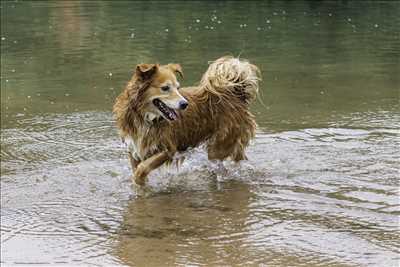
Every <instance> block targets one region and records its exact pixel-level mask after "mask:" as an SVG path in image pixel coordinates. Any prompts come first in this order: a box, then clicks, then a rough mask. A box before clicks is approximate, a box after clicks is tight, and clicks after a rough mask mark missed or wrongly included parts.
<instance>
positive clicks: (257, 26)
mask: <svg viewBox="0 0 400 267" xmlns="http://www.w3.org/2000/svg"><path fill="white" fill-rule="evenodd" d="M244 11H246V12H244ZM399 14H400V6H399V4H398V2H382V3H377V2H361V1H357V2H346V1H344V2H340V3H334V2H324V1H322V2H310V3H308V2H301V1H296V2H295V3H291V4H289V3H285V2H266V3H260V2H241V3H238V2H223V3H212V2H207V3H195V2H192V3H183V2H169V3H164V2H162V3H158V4H156V3H151V4H149V3H141V2H135V3H129V2H101V3H97V2H78V1H71V2H69V1H68V2H58V3H49V2H2V3H1V63H2V66H1V125H2V128H1V264H2V265H5V266H6V265H13V264H47V265H56V264H65V265H103V266H108V265H128V266H172V265H184V266H199V265H204V266H397V265H398V263H399V259H400V256H399V252H400V234H399V215H400V203H399V171H400V169H399V166H400V153H399V145H400V144H399V129H400V109H399V89H400V79H399V77H400V76H399V75H398V74H399V72H400V62H399V52H400V37H399V31H398V29H399V28H400V20H399ZM226 53H233V54H235V55H237V54H242V56H243V57H246V58H249V59H250V60H251V61H253V62H255V63H256V64H257V65H258V66H259V67H260V68H261V70H262V72H263V76H264V82H263V83H262V94H261V97H262V99H263V102H264V103H265V105H262V104H261V103H255V105H254V108H253V111H254V112H255V113H256V114H257V121H258V123H259V124H260V128H259V131H258V134H257V137H256V139H255V141H254V142H253V144H252V145H251V146H250V147H249V150H248V156H249V160H248V161H245V162H242V163H241V164H240V165H235V164H233V163H231V162H224V163H218V162H208V161H207V159H206V155H205V153H204V152H203V151H202V149H196V150H193V151H189V152H187V153H186V155H185V156H186V157H187V159H188V160H187V161H186V162H185V163H184V164H183V166H182V168H181V169H180V170H175V169H169V170H168V169H162V170H160V171H158V172H155V173H152V174H151V176H150V181H149V191H150V192H149V193H148V194H147V196H145V197H137V196H138V192H137V191H136V190H135V189H134V188H132V187H131V181H130V179H129V176H130V169H129V164H128V162H127V159H126V158H125V153H124V150H123V148H122V147H121V145H120V143H119V139H118V135H117V133H116V129H115V127H114V122H113V119H112V115H111V113H110V110H111V106H112V103H113V100H114V98H115V96H116V95H117V94H118V93H119V91H120V90H121V88H122V87H123V84H124V83H125V82H126V80H127V79H128V78H129V75H130V71H131V69H132V68H133V66H134V65H135V64H136V63H139V62H142V61H143V62H153V61H161V62H162V63H167V62H172V61H175V62H180V63H181V64H182V65H183V68H184V71H185V77H186V80H185V81H183V83H184V84H186V85H189V84H192V83H193V82H195V81H197V80H198V79H199V77H200V75H201V74H202V73H203V71H204V70H205V68H206V67H207V61H208V60H212V59H215V58H216V57H219V56H221V55H223V54H226Z"/></svg>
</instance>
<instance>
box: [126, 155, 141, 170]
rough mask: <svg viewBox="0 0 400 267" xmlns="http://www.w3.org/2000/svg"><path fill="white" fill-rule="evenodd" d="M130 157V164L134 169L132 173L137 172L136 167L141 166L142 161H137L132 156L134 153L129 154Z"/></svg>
mask: <svg viewBox="0 0 400 267" xmlns="http://www.w3.org/2000/svg"><path fill="white" fill-rule="evenodd" d="M128 157H129V162H130V163H131V167H132V172H134V171H135V169H136V167H137V166H138V165H139V163H140V160H137V159H135V158H134V157H133V156H132V152H128Z"/></svg>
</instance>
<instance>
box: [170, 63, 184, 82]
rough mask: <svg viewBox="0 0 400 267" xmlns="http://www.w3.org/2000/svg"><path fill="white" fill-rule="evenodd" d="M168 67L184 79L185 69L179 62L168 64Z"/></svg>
mask: <svg viewBox="0 0 400 267" xmlns="http://www.w3.org/2000/svg"><path fill="white" fill-rule="evenodd" d="M168 68H169V69H170V70H172V71H173V72H176V73H178V74H179V75H180V76H181V78H182V79H183V71H182V67H181V65H179V64H168Z"/></svg>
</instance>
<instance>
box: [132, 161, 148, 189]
mask: <svg viewBox="0 0 400 267" xmlns="http://www.w3.org/2000/svg"><path fill="white" fill-rule="evenodd" d="M147 174H148V170H147V168H145V167H144V166H143V165H141V164H139V166H137V167H136V170H135V173H134V179H135V183H136V184H137V185H140V186H143V185H145V183H146V177H147Z"/></svg>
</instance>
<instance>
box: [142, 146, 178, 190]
mask: <svg viewBox="0 0 400 267" xmlns="http://www.w3.org/2000/svg"><path fill="white" fill-rule="evenodd" d="M169 159H170V155H169V154H168V152H167V151H164V152H161V153H158V154H155V155H153V156H151V157H150V158H148V159H146V160H144V161H142V162H140V163H139V165H138V166H137V167H136V170H135V173H134V176H135V183H136V184H138V185H144V183H145V179H146V176H147V175H148V174H149V173H150V172H151V171H152V170H154V169H156V168H158V167H160V166H161V165H162V164H163V163H164V162H166V161H167V160H169Z"/></svg>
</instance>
